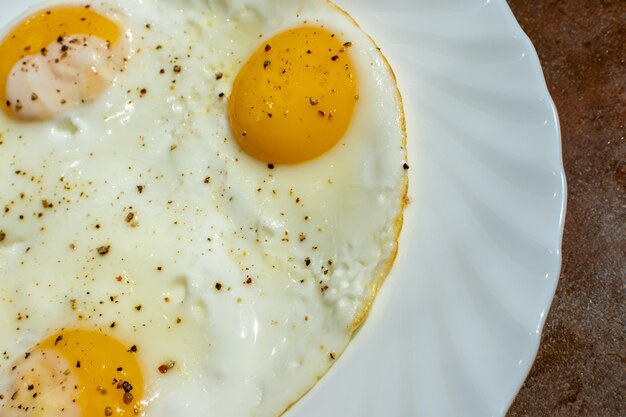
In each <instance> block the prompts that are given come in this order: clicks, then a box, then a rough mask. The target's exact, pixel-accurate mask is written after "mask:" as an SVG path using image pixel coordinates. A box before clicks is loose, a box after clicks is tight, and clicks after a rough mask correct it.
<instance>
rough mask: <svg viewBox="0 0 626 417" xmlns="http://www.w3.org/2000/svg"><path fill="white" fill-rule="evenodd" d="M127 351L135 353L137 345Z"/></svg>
mask: <svg viewBox="0 0 626 417" xmlns="http://www.w3.org/2000/svg"><path fill="white" fill-rule="evenodd" d="M128 351H129V352H132V353H136V352H137V345H132V346H131V347H130V349H129V350H128Z"/></svg>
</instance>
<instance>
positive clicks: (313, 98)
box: [309, 97, 319, 106]
mask: <svg viewBox="0 0 626 417" xmlns="http://www.w3.org/2000/svg"><path fill="white" fill-rule="evenodd" d="M309 103H311V106H317V105H318V104H319V100H318V99H316V98H315V97H309Z"/></svg>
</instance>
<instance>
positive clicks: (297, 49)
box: [228, 27, 358, 164]
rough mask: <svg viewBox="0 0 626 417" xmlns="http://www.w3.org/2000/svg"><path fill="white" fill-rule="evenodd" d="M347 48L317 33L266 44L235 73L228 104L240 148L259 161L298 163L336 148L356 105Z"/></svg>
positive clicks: (310, 30)
mask: <svg viewBox="0 0 626 417" xmlns="http://www.w3.org/2000/svg"><path fill="white" fill-rule="evenodd" d="M350 46H351V43H350V42H343V41H341V40H340V39H339V37H338V36H336V35H335V34H333V33H332V32H329V31H328V30H326V29H324V28H320V27H298V28H294V29H290V30H287V31H285V32H282V33H280V34H278V35H277V36H275V37H273V38H271V39H270V40H268V41H267V42H264V43H263V44H262V45H261V46H260V48H259V49H258V50H257V51H256V52H255V53H254V54H253V55H252V57H251V58H250V59H249V60H248V62H247V63H246V64H245V65H244V67H243V68H242V69H241V70H240V72H239V74H238V75H237V77H236V79H235V83H234V86H233V91H232V94H231V97H230V101H229V107H228V113H229V119H230V125H231V130H232V131H233V134H234V136H235V138H236V139H237V141H238V142H239V144H240V146H241V147H242V148H243V150H244V151H246V152H247V153H248V154H250V155H251V156H253V157H254V158H256V159H259V160H261V161H263V162H267V163H277V164H297V163H301V162H305V161H308V160H311V159H313V158H316V157H318V156H320V155H322V154H323V153H324V152H326V151H328V150H329V149H330V148H332V147H333V146H335V145H336V144H337V143H338V142H339V141H340V140H341V139H342V137H343V136H344V134H345V133H346V131H347V129H348V126H349V125H350V121H351V119H352V115H353V113H354V108H355V105H356V102H357V100H358V95H357V80H356V77H355V71H354V66H353V64H352V61H351V58H350V54H349V52H348V51H349V48H350Z"/></svg>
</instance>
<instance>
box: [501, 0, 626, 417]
mask: <svg viewBox="0 0 626 417" xmlns="http://www.w3.org/2000/svg"><path fill="white" fill-rule="evenodd" d="M508 3H509V5H510V6H511V9H512V10H513V13H514V14H515V16H516V17H517V19H518V21H519V22H520V24H521V26H522V28H523V29H524V30H525V31H526V33H527V34H528V36H529V37H530V38H531V40H532V41H533V43H534V45H535V48H536V49H537V52H538V53H539V58H540V60H541V63H542V66H543V70H544V74H545V77H546V81H547V84H548V88H549V89H550V93H551V94H552V98H553V99H554V101H555V103H556V107H557V109H558V112H559V118H560V122H561V129H562V135H563V158H564V163H565V173H566V175H567V182H568V188H569V192H568V207H567V218H566V223H565V236H564V239H563V270H562V273H561V278H560V281H559V286H558V289H557V291H556V297H555V299H554V303H553V305H552V309H551V310H550V314H549V315H548V319H547V323H546V327H545V329H544V333H543V338H542V342H541V347H540V349H539V356H538V357H537V360H536V362H535V364H534V366H533V368H532V370H531V371H530V374H529V376H528V378H527V380H526V383H525V385H524V387H523V388H522V390H521V391H520V393H519V395H518V396H517V398H516V399H515V401H514V403H513V405H512V407H511V409H510V410H509V413H508V417H521V416H528V417H544V416H545V417H561V416H562V417H573V416H588V417H596V416H597V417H623V416H626V360H625V359H626V340H625V339H626V338H625V335H626V326H625V322H626V297H625V295H626V143H625V141H624V136H626V131H625V129H624V125H625V124H626V0H534V1H531V0H508Z"/></svg>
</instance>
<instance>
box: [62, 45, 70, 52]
mask: <svg viewBox="0 0 626 417" xmlns="http://www.w3.org/2000/svg"><path fill="white" fill-rule="evenodd" d="M69 49H70V47H69V46H67V45H63V46H62V47H61V52H67V51H68V50H69Z"/></svg>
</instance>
